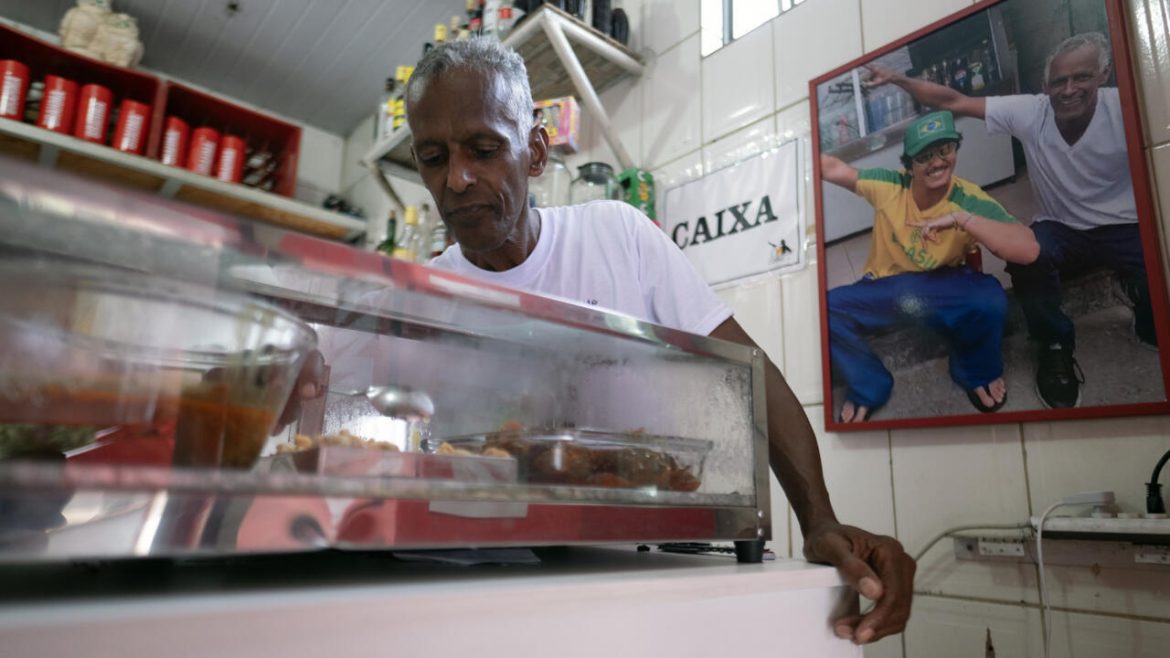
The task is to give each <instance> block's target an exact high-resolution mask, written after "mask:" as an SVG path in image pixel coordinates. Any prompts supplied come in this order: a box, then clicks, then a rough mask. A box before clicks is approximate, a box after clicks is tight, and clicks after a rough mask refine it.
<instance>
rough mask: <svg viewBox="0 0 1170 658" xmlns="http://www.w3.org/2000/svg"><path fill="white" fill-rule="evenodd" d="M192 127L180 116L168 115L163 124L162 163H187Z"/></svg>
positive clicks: (174, 164) (180, 164) (178, 164)
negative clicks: (188, 137) (189, 135)
mask: <svg viewBox="0 0 1170 658" xmlns="http://www.w3.org/2000/svg"><path fill="white" fill-rule="evenodd" d="M190 132H191V129H190V128H189V127H187V122H186V121H183V120H182V119H180V118H179V117H167V120H166V123H164V124H163V140H162V163H163V164H165V165H171V166H172V167H182V166H184V165H186V164H187V135H188V134H190Z"/></svg>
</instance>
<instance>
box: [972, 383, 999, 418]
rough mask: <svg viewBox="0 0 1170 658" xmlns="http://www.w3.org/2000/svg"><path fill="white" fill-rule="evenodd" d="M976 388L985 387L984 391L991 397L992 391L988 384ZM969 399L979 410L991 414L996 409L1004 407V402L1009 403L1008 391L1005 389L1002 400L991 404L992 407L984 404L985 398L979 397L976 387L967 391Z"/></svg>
mask: <svg viewBox="0 0 1170 658" xmlns="http://www.w3.org/2000/svg"><path fill="white" fill-rule="evenodd" d="M976 388H981V389H983V392H984V393H986V394H987V395H988V396H989V397H990V396H991V391H990V390H988V388H987V386H986V385H984V386H977V387H976ZM967 399H968V400H970V401H971V404H972V405H973V406H974V407H975V408H976V409H978V410H979V411H982V412H983V413H985V414H990V413H994V412H996V411H999V409H1000V407H1002V406H1003V405H1004V404H1006V403H1007V391H1004V393H1003V399H1002V400H1000V401H999V402H996V403H995V404H993V405H991V406H990V407H989V406H987V405H985V404H983V400H980V399H979V394H978V393H976V392H975V389H971V390H969V391H967ZM992 399H994V398H992Z"/></svg>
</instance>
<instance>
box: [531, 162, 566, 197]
mask: <svg viewBox="0 0 1170 658" xmlns="http://www.w3.org/2000/svg"><path fill="white" fill-rule="evenodd" d="M572 182H573V176H572V174H570V173H569V168H568V167H566V166H565V161H564V160H562V159H561V157H560V156H559V155H555V154H550V155H549V157H548V164H547V165H545V167H544V173H543V174H541V175H540V176H539V177H538V178H533V179H531V180H529V181H528V191H529V192H531V193H532V194H534V195H536V205H537V206H538V207H541V208H553V207H556V206H567V205H569V186H570V185H571V184H572Z"/></svg>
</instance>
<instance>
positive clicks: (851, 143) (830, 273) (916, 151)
mask: <svg viewBox="0 0 1170 658" xmlns="http://www.w3.org/2000/svg"><path fill="white" fill-rule="evenodd" d="M1127 30H1128V26H1127V23H1126V20H1125V15H1124V9H1123V2H1122V0H1102V1H1100V2H1076V3H1069V2H1066V1H1064V0H988V1H986V2H981V3H979V4H976V5H973V6H971V7H970V8H967V9H964V10H963V11H960V12H958V13H956V14H954V15H952V16H949V17H947V18H945V19H943V20H940V21H938V22H936V23H934V24H933V25H929V26H927V27H925V28H923V29H921V30H918V31H917V32H914V33H913V34H910V35H907V36H906V37H904V38H902V39H899V40H898V41H896V42H894V43H891V44H889V45H887V46H885V47H883V48H881V49H879V50H876V51H874V52H872V53H869V54H867V55H865V56H863V57H862V58H859V59H857V60H854V61H852V62H850V63H848V64H846V65H844V66H842V67H840V68H838V69H836V70H834V71H830V72H829V73H826V74H825V75H823V76H821V77H819V78H816V79H815V80H812V81H811V82H810V83H809V87H810V89H809V92H810V94H809V95H810V99H811V106H812V125H813V140H812V141H813V149H814V152H813V165H814V166H813V170H814V176H813V179H814V197H815V198H814V201H815V206H816V221H817V237H818V241H817V255H818V260H817V267H818V277H819V280H820V286H821V290H822V291H824V294H823V295H822V296H821V299H820V312H821V344H822V356H823V362H824V368H825V372H824V386H825V416H826V417H825V427H826V428H827V429H828V430H830V431H848V430H871V429H881V428H898V427H929V426H942V425H967V424H976V423H1004V422H1021V421H1041V420H1059V419H1073V418H1089V417H1101V416H1121V415H1138V414H1164V413H1170V399H1168V397H1167V391H1168V390H1170V359H1168V358H1167V352H1168V349H1170V312H1168V310H1167V309H1168V305H1167V293H1166V281H1165V280H1164V279H1163V276H1162V272H1163V269H1162V258H1163V256H1162V254H1161V253H1160V251H1159V242H1158V238H1157V218H1156V215H1155V208H1154V205H1153V202H1152V197H1151V190H1150V182H1149V181H1150V179H1149V175H1148V171H1147V165H1146V159H1145V156H1144V153H1143V150H1142V147H1143V144H1142V129H1141V117H1140V115H1139V112H1140V110H1139V108H1140V102H1139V98H1138V95H1137V90H1136V87H1135V83H1134V72H1133V65H1132V61H1131V56H1130V45H1129V39H1128V35H1127Z"/></svg>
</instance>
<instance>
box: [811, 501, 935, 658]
mask: <svg viewBox="0 0 1170 658" xmlns="http://www.w3.org/2000/svg"><path fill="white" fill-rule="evenodd" d="M804 556H805V558H807V559H808V560H809V561H810V562H821V563H825V564H831V565H833V566H835V567H837V569H838V570H839V571H840V572H841V575H842V576H843V577H844V578H845V580H846V581H848V583H849V585H850V586H852V587H853V589H855V590H857V591H858V592H859V593H860V594H861V595H862V596H864V597H865V598H867V599H870V600H872V601H874V602H875V604H874V606H873V609H872V610H870V611H869V612H867V613H865V614H864V615H862V614H848V615H845V616H844V617H841V618H840V619H835V620H833V630H834V632H836V634H837V636H838V637H840V638H842V639H851V640H853V641H854V642H855V643H857V644H867V643H869V642H874V641H876V640H878V639H881V638H883V637H885V636H887V635H892V634H894V633H901V632H902V631H903V630H904V629H905V628H906V621H907V620H908V619H910V599H911V597H912V596H913V591H914V571H915V569H916V568H917V566H916V565H915V564H914V560H913V559H911V557H910V556H909V555H907V554H906V551H905V550H903V549H902V544H901V543H899V542H898V540H897V539H894V538H893V537H886V536H884V535H875V534H872V533H869V532H866V531H865V530H862V529H861V528H855V527H853V526H848V525H841V524H839V523H824V524H821V525H819V526H817V527H815V528H814V529H813V530H812V531H811V532H810V533H809V534H808V535H806V536H805V538H804Z"/></svg>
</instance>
